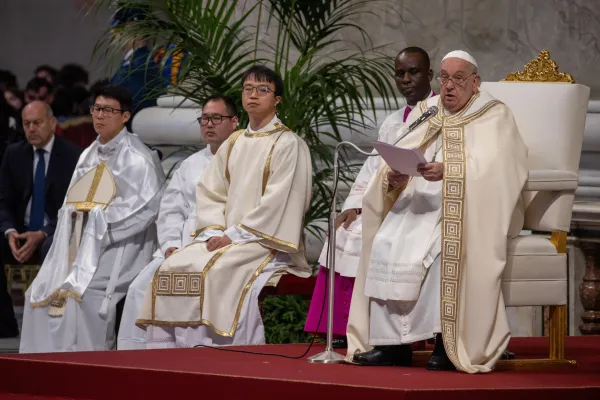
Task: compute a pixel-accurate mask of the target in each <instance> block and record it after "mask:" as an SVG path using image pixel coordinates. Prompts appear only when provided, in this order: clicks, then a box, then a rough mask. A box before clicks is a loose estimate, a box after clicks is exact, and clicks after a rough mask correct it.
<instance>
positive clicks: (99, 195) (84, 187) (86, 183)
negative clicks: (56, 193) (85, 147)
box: [67, 163, 117, 212]
mask: <svg viewBox="0 0 600 400" xmlns="http://www.w3.org/2000/svg"><path fill="white" fill-rule="evenodd" d="M116 193H117V186H116V185H115V178H114V177H113V174H112V172H110V169H109V168H108V167H107V166H106V164H104V163H100V164H98V165H97V166H96V167H95V168H92V169H91V170H89V171H88V172H87V173H86V174H85V175H83V176H82V177H81V178H80V179H79V180H78V181H77V182H75V184H74V185H73V186H71V188H70V189H69V191H68V192H67V204H73V205H74V206H75V209H76V210H77V211H88V212H89V211H91V210H92V208H94V207H95V206H97V205H101V206H104V208H106V207H107V206H108V205H109V204H110V203H111V202H112V201H113V199H114V198H115V195H116Z"/></svg>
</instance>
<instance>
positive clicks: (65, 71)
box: [57, 64, 89, 87]
mask: <svg viewBox="0 0 600 400" xmlns="http://www.w3.org/2000/svg"><path fill="white" fill-rule="evenodd" d="M57 78H58V82H59V83H60V84H61V85H63V86H66V87H71V86H75V85H76V84H77V83H83V84H85V85H87V84H88V83H89V74H88V72H87V71H86V69H85V68H83V67H82V66H81V65H78V64H66V65H64V66H63V67H62V68H61V69H60V72H59V73H58V77H57Z"/></svg>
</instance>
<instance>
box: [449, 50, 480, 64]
mask: <svg viewBox="0 0 600 400" xmlns="http://www.w3.org/2000/svg"><path fill="white" fill-rule="evenodd" d="M447 58H460V59H461V60H465V61H466V62H469V63H471V64H473V65H474V66H475V68H478V67H477V61H475V59H474V58H473V56H472V55H470V54H469V53H467V52H466V51H464V50H454V51H451V52H450V53H448V54H446V55H445V56H444V58H442V61H444V60H445V59H447Z"/></svg>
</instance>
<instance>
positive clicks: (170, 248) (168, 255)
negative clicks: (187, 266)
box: [165, 247, 177, 258]
mask: <svg viewBox="0 0 600 400" xmlns="http://www.w3.org/2000/svg"><path fill="white" fill-rule="evenodd" d="M175 250H177V247H169V248H168V249H167V251H165V258H169V257H171V255H172V254H173V253H174V252H175Z"/></svg>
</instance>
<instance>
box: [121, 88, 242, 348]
mask: <svg viewBox="0 0 600 400" xmlns="http://www.w3.org/2000/svg"><path fill="white" fill-rule="evenodd" d="M198 122H199V123H200V133H201V135H202V139H203V140H204V142H206V144H207V146H206V148H204V149H202V150H200V151H199V152H197V153H195V154H193V155H191V156H190V157H188V158H186V159H185V160H184V161H183V162H182V163H181V165H180V166H179V168H178V169H177V171H175V173H174V174H173V177H172V178H171V181H170V182H169V185H168V186H167V189H166V190H165V193H164V195H163V197H162V200H161V203H160V211H159V213H158V220H157V221H156V226H157V229H158V243H159V246H160V248H159V250H157V251H156V253H154V259H153V260H152V261H151V262H150V264H148V265H147V266H146V268H144V269H143V270H142V272H140V274H139V275H138V276H137V278H135V280H134V281H133V282H132V283H131V285H130V286H129V290H128V291H127V298H126V300H125V308H124V310H123V318H122V319H121V326H120V329H119V338H118V343H117V348H118V349H119V350H136V349H145V348H146V331H145V330H144V329H141V328H139V327H137V326H136V325H135V321H136V320H137V318H138V315H139V313H140V308H141V306H142V303H143V301H144V295H145V294H146V289H147V288H148V286H150V284H151V283H152V278H153V277H154V273H155V272H156V270H157V269H158V267H160V266H161V265H162V263H163V262H164V261H165V259H167V258H169V257H170V256H171V255H172V254H173V253H174V252H175V251H178V250H179V249H182V248H184V247H186V246H187V245H188V244H189V243H190V242H191V241H192V239H193V238H192V237H191V233H192V232H194V231H195V230H196V186H197V185H198V182H199V181H200V180H201V179H202V176H203V173H204V170H205V169H206V168H207V167H208V165H209V164H210V162H211V160H212V159H213V157H214V155H215V154H216V153H217V150H218V149H219V147H221V144H223V142H224V141H225V140H227V138H229V136H231V134H232V133H233V132H234V131H235V129H236V127H237V125H238V122H239V119H238V117H237V108H236V106H235V103H234V102H233V100H232V99H230V98H229V97H226V96H212V97H209V98H208V99H207V100H206V102H205V103H204V107H203V108H202V116H201V117H199V118H198Z"/></svg>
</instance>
